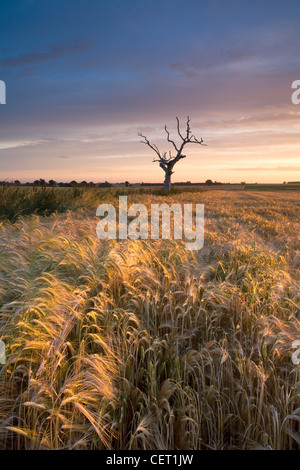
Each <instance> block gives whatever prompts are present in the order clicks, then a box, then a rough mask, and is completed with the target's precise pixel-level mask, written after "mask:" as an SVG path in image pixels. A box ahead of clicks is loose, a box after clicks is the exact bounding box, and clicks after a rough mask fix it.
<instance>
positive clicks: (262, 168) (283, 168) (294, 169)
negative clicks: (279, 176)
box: [223, 166, 300, 171]
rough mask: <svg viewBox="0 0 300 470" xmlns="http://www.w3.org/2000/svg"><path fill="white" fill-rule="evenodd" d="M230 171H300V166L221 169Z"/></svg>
mask: <svg viewBox="0 0 300 470" xmlns="http://www.w3.org/2000/svg"><path fill="white" fill-rule="evenodd" d="M223 170H230V171H300V166H276V167H262V166H257V167H252V168H245V167H241V168H223Z"/></svg>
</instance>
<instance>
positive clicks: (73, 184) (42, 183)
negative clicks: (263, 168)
mask: <svg viewBox="0 0 300 470" xmlns="http://www.w3.org/2000/svg"><path fill="white" fill-rule="evenodd" d="M203 184H206V185H208V186H211V185H223V184H231V183H221V182H220V181H214V182H213V181H212V180H210V179H209V180H206V181H205V182H202V183H191V182H190V181H182V182H177V183H173V184H172V186H199V185H203ZM242 184H244V183H242ZM0 186H40V187H56V186H57V187H61V188H75V187H81V188H86V187H91V188H111V187H112V186H126V187H129V186H158V187H159V186H162V183H133V184H131V183H129V181H125V182H123V183H109V182H108V181H104V183H94V182H93V181H90V182H89V183H88V182H87V181H80V182H79V181H75V180H73V181H70V183H64V182H59V183H58V182H57V181H54V180H49V181H46V180H44V179H42V178H40V179H39V180H34V181H32V182H27V183H21V182H20V181H19V180H14V181H0Z"/></svg>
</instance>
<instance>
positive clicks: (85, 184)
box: [80, 181, 88, 186]
mask: <svg viewBox="0 0 300 470" xmlns="http://www.w3.org/2000/svg"><path fill="white" fill-rule="evenodd" d="M87 185H88V184H87V182H86V181H81V183H80V186H87Z"/></svg>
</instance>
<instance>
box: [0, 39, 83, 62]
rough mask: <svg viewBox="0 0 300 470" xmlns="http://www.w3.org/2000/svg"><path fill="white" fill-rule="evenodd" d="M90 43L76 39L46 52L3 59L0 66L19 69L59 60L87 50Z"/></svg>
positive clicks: (58, 44) (54, 45)
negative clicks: (24, 66) (23, 66)
mask: <svg viewBox="0 0 300 470" xmlns="http://www.w3.org/2000/svg"><path fill="white" fill-rule="evenodd" d="M88 46H89V42H88V41H84V40H81V39H75V40H73V41H65V42H60V43H56V44H53V45H51V46H47V47H46V48H45V49H44V50H42V51H38V52H32V53H28V54H20V55H19V56H16V57H8V58H7V59H2V60H1V61H0V64H1V65H3V66H4V67H18V66H22V65H28V64H39V63H41V62H45V61H47V60H51V59H59V58H60V57H63V56H65V55H67V54H72V53H74V52H77V51H82V50H85V49H87V47H88Z"/></svg>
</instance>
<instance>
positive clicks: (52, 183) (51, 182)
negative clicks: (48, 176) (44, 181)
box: [48, 180, 57, 186]
mask: <svg viewBox="0 0 300 470" xmlns="http://www.w3.org/2000/svg"><path fill="white" fill-rule="evenodd" d="M48 184H49V186H56V185H57V183H56V181H54V180H49V183H48Z"/></svg>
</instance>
